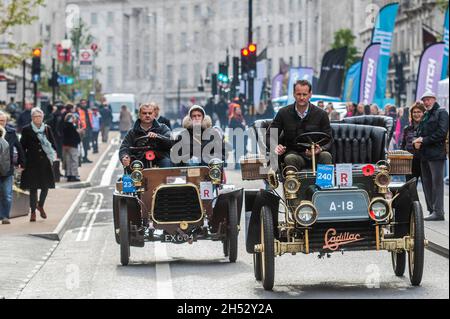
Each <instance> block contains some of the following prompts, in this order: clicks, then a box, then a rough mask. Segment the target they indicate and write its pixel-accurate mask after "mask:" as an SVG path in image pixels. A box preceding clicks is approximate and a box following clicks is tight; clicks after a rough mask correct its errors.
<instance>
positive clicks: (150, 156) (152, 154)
mask: <svg viewBox="0 0 450 319" xmlns="http://www.w3.org/2000/svg"><path fill="white" fill-rule="evenodd" d="M145 158H146V159H147V160H148V161H153V160H154V159H155V152H153V151H147V152H146V153H145Z"/></svg>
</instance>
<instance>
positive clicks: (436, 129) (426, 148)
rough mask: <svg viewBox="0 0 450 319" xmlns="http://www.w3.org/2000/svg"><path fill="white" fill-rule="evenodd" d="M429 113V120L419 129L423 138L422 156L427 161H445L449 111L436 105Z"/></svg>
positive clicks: (419, 133)
mask: <svg viewBox="0 0 450 319" xmlns="http://www.w3.org/2000/svg"><path fill="white" fill-rule="evenodd" d="M427 113H429V115H428V119H427V120H426V121H424V120H422V122H421V123H420V125H419V129H418V136H420V137H422V138H423V141H422V147H421V149H420V154H421V156H422V159H423V160H427V161H439V160H445V159H446V152H445V139H446V137H447V132H448V113H447V110H445V109H443V108H441V107H440V106H439V104H438V103H435V104H434V106H433V107H432V108H431V110H429V111H427ZM425 114H426V113H425ZM424 119H425V117H424Z"/></svg>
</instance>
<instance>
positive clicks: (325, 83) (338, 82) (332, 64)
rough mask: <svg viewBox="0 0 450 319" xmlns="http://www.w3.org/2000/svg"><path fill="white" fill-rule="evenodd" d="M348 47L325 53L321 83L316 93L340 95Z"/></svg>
mask: <svg viewBox="0 0 450 319" xmlns="http://www.w3.org/2000/svg"><path fill="white" fill-rule="evenodd" d="M346 58H347V48H346V47H344V48H340V49H332V50H330V51H328V52H326V53H325V55H324V56H323V59H322V68H321V70H320V77H319V83H318V85H317V89H315V90H314V92H315V93H316V94H323V95H328V96H336V97H339V95H340V93H341V88H342V80H343V77H344V70H345V59H346Z"/></svg>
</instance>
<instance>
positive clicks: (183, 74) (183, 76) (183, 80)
mask: <svg viewBox="0 0 450 319" xmlns="http://www.w3.org/2000/svg"><path fill="white" fill-rule="evenodd" d="M187 73H188V69H187V65H186V64H182V65H181V66H180V88H183V89H185V88H187V86H188V83H187V75H188V74H187Z"/></svg>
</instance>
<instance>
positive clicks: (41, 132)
mask: <svg viewBox="0 0 450 319" xmlns="http://www.w3.org/2000/svg"><path fill="white" fill-rule="evenodd" d="M31 128H32V129H33V132H34V133H36V135H37V138H38V140H39V141H40V142H41V145H42V149H43V150H44V152H45V154H46V155H47V157H48V159H49V160H50V163H51V164H52V165H53V162H54V161H55V160H56V152H55V150H54V149H53V146H52V143H50V141H49V140H48V139H47V135H45V131H46V128H47V125H45V124H42V125H41V127H40V128H37V126H36V125H34V123H33V122H31Z"/></svg>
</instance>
